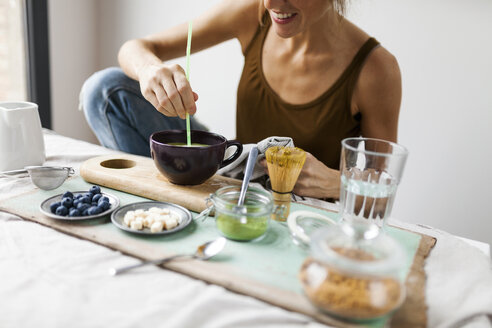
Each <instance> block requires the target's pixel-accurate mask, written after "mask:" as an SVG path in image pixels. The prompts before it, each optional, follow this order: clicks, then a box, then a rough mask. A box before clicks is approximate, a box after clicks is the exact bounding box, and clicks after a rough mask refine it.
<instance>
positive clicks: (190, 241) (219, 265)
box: [0, 177, 430, 326]
mask: <svg viewBox="0 0 492 328" xmlns="http://www.w3.org/2000/svg"><path fill="white" fill-rule="evenodd" d="M90 186H91V184H89V183H86V182H85V181H84V180H83V179H82V178H80V177H74V178H72V179H69V180H67V181H66V182H65V183H64V184H63V185H62V186H61V187H60V188H58V189H55V190H51V191H43V190H36V191H34V192H31V193H27V194H24V195H21V196H17V197H14V198H11V199H8V200H6V201H3V202H2V203H0V210H3V211H6V212H10V213H13V214H17V215H19V216H21V217H23V218H25V219H28V220H31V221H35V222H38V223H40V224H43V225H46V226H49V227H51V228H54V229H56V230H59V231H62V232H64V233H67V234H71V235H74V236H77V237H79V238H83V239H87V240H91V241H93V242H95V243H98V244H101V245H104V246H107V247H109V248H112V249H116V250H119V251H121V252H123V253H126V254H129V255H132V256H135V257H137V258H140V259H158V258H161V257H164V256H168V255H172V254H177V253H190V252H193V251H194V250H195V248H196V246H197V245H199V244H201V243H203V242H205V241H208V240H213V239H215V238H217V237H218V236H219V233H218V231H217V229H216V227H215V222H214V219H213V218H209V219H207V220H205V221H201V220H197V221H194V222H192V224H190V225H189V226H188V227H186V228H185V229H183V230H182V231H180V232H177V233H175V234H172V235H167V236H150V237H148V236H140V235H135V234H132V233H128V232H125V231H122V230H120V229H118V228H117V227H116V226H114V225H113V224H112V223H111V221H110V220H109V217H106V218H102V219H95V220H92V221H78V222H70V221H58V220H53V219H50V218H48V217H46V216H44V215H42V214H41V212H40V211H39V204H40V203H41V202H42V201H43V200H45V199H46V198H48V197H51V196H53V195H56V194H60V193H63V192H65V191H66V190H71V191H75V190H88V189H89V188H90ZM102 190H103V191H104V192H108V193H110V194H112V195H115V196H116V197H118V198H119V200H120V203H121V204H120V205H121V206H123V205H126V204H129V203H134V202H139V201H145V200H148V199H146V198H141V197H138V196H134V195H131V194H127V193H123V192H119V191H116V190H112V189H109V188H102ZM296 210H309V211H313V212H318V213H323V214H325V215H328V216H330V217H332V218H335V217H336V213H333V212H327V211H324V210H320V209H316V208H312V207H309V206H305V205H300V204H295V203H293V204H292V205H291V211H296ZM193 215H194V216H196V215H197V214H196V213H193ZM388 233H389V234H390V235H391V236H393V237H395V238H396V239H398V240H399V241H400V242H401V243H402V245H403V246H404V248H405V249H406V251H407V258H406V266H405V274H408V273H409V272H411V268H412V263H413V264H415V261H414V258H415V255H416V254H417V251H418V249H419V245H420V244H421V239H422V236H421V235H419V234H416V233H412V232H409V231H404V230H401V229H397V228H389V229H388ZM429 250H430V249H429ZM427 253H428V252H427ZM427 253H425V254H424V256H425V255H427ZM307 255H308V251H307V250H305V249H303V248H301V247H299V246H297V245H295V244H294V243H293V241H292V239H291V236H290V234H289V231H288V228H287V226H286V224H284V223H280V222H276V221H272V222H271V225H270V227H269V230H268V232H267V235H266V237H265V238H263V239H262V240H260V241H256V242H234V241H228V242H227V244H226V247H225V249H224V251H223V252H222V253H221V254H219V255H218V256H217V257H215V258H213V259H212V260H210V261H208V262H201V261H176V262H170V263H169V264H166V268H168V269H171V270H174V271H177V272H181V273H183V274H186V275H189V276H192V277H195V278H198V279H202V280H204V281H207V282H210V283H214V284H217V285H221V286H224V287H226V288H228V289H230V290H232V291H235V292H238V293H242V294H246V295H250V296H253V297H256V298H258V299H261V300H263V301H266V302H269V303H271V304H274V305H277V306H280V307H283V308H285V309H288V310H291V311H296V312H300V313H303V314H306V315H309V316H311V317H313V318H315V319H316V320H319V321H321V322H324V323H328V324H334V325H338V326H351V324H347V323H344V322H340V321H338V320H336V319H333V318H331V317H328V316H326V315H325V314H323V313H321V312H319V311H318V310H317V309H316V308H314V307H313V306H312V305H311V304H310V303H309V302H308V301H307V299H306V298H305V296H304V295H303V293H302V289H301V285H300V283H299V280H298V278H297V274H298V271H299V268H300V266H301V264H302V262H303V261H304V259H305V257H306V256H307ZM421 262H422V263H423V261H421ZM414 266H415V265H414ZM108 269H109V268H108ZM416 269H417V270H421V269H422V268H416ZM411 293H412V291H409V295H408V297H407V301H408V300H410V299H411ZM420 293H422V291H420ZM421 306H422V309H424V312H425V303H424V304H421ZM383 324H384V321H379V322H373V323H372V324H371V326H381V325H383Z"/></svg>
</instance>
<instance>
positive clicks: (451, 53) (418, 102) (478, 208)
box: [350, 0, 492, 243]
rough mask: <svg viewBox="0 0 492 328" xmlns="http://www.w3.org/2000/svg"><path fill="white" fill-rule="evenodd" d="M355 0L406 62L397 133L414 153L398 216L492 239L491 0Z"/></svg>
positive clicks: (357, 18)
mask: <svg viewBox="0 0 492 328" xmlns="http://www.w3.org/2000/svg"><path fill="white" fill-rule="evenodd" d="M352 4H353V6H352V7H351V10H350V17H351V18H352V19H353V21H354V22H357V24H358V25H359V26H361V27H362V28H363V29H365V30H366V31H367V32H369V33H370V34H371V35H374V36H376V37H377V38H378V40H379V41H380V42H381V43H382V44H383V45H384V46H385V47H386V48H387V49H389V50H390V51H391V52H392V53H393V54H395V56H396V57H397V59H398V61H399V63H400V67H401V71H402V78H403V101H402V106H401V116H400V126H399V142H400V143H402V144H404V145H405V146H407V147H408V149H409V150H410V156H409V158H408V163H407V167H406V169H405V173H404V176H403V180H402V183H401V186H400V188H399V190H398V195H397V198H396V201H395V207H394V212H393V214H394V217H396V218H399V219H403V220H406V221H411V222H420V223H426V224H429V225H432V226H436V227H439V228H442V229H444V230H446V231H449V232H451V233H454V234H458V235H461V236H466V237H470V238H476V239H479V240H482V241H487V242H489V243H490V242H492V220H491V219H492V215H491V212H490V210H489V206H487V205H488V204H489V202H490V196H492V192H490V189H491V188H490V186H491V185H492V173H491V170H490V165H489V162H490V161H491V160H492V145H491V143H490V140H492V129H491V123H492V61H491V58H492V42H491V41H492V39H491V32H492V19H491V17H492V2H491V1H489V0H473V1H456V0H451V1H450V0H439V1H425V0H421V1H392V0H372V1H353V2H352Z"/></svg>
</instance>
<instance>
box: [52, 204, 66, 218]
mask: <svg viewBox="0 0 492 328" xmlns="http://www.w3.org/2000/svg"><path fill="white" fill-rule="evenodd" d="M55 214H56V215H61V216H65V215H67V214H68V208H66V207H65V206H63V205H60V206H58V208H57V209H56V211H55Z"/></svg>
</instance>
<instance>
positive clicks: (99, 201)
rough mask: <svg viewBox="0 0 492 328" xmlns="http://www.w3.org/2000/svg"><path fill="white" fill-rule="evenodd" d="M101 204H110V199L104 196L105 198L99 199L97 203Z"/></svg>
mask: <svg viewBox="0 0 492 328" xmlns="http://www.w3.org/2000/svg"><path fill="white" fill-rule="evenodd" d="M101 202H108V203H109V198H108V197H106V196H103V197H101V198H99V200H98V201H97V203H98V204H99V203H101Z"/></svg>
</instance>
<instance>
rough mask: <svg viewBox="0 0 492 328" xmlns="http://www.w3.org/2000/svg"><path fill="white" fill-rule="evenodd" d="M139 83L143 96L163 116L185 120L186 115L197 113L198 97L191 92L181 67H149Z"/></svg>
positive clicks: (144, 71)
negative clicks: (196, 102)
mask: <svg viewBox="0 0 492 328" xmlns="http://www.w3.org/2000/svg"><path fill="white" fill-rule="evenodd" d="M139 82H140V85H141V88H142V95H143V96H144V97H145V99H147V100H148V101H149V102H150V103H151V104H152V105H153V106H154V107H155V108H156V109H157V110H158V111H159V112H161V113H162V114H164V115H166V116H171V117H174V116H179V117H180V118H182V119H185V118H186V113H189V114H195V113H196V105H195V101H196V100H197V99H198V95H197V94H196V93H194V92H193V91H192V90H191V86H190V84H189V82H188V80H187V79H186V76H185V72H184V70H183V68H182V67H181V66H179V65H169V66H168V65H163V66H155V65H154V66H149V67H148V68H147V69H145V70H143V71H142V74H141V75H140V76H139Z"/></svg>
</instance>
